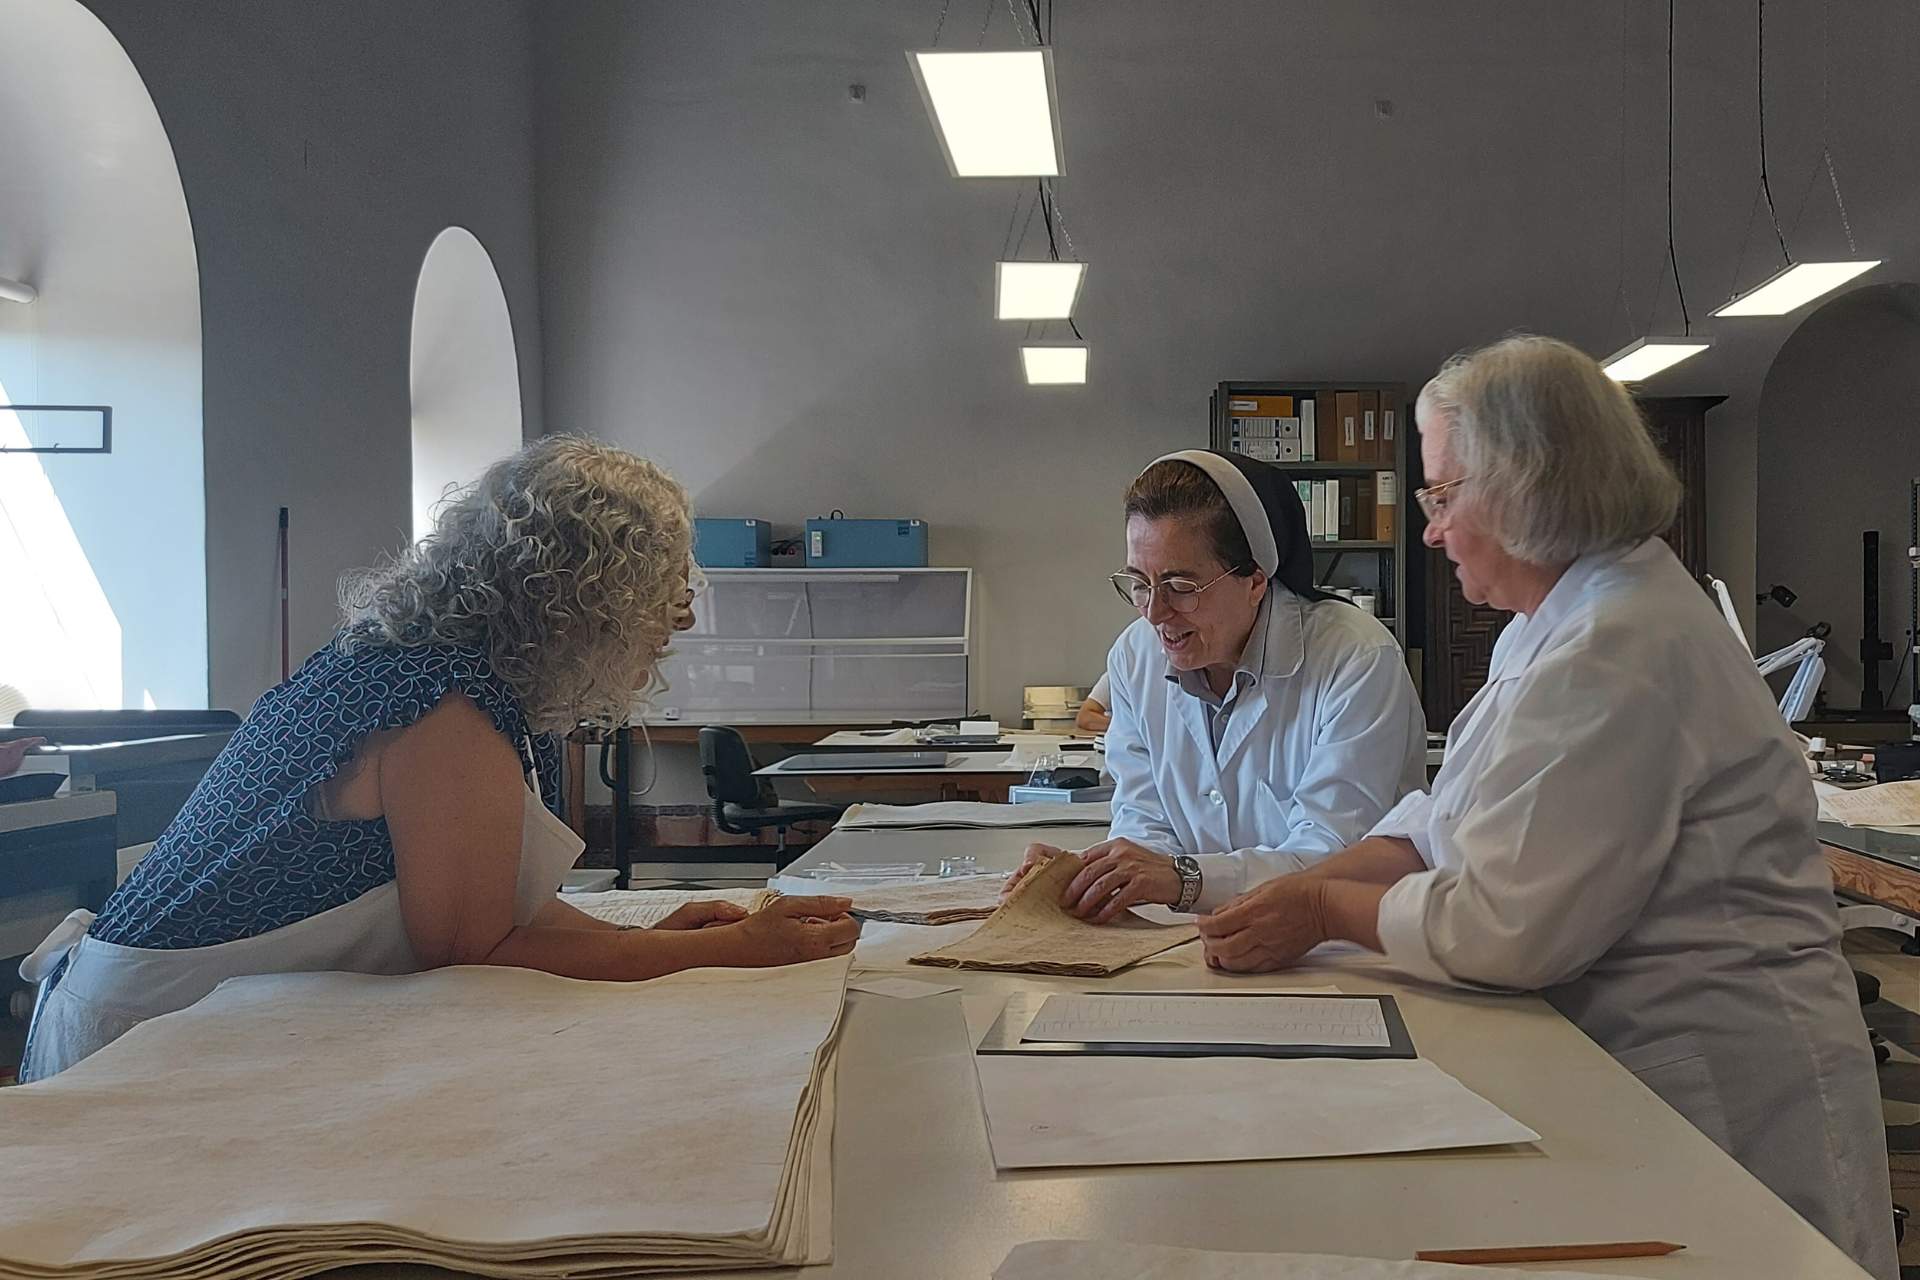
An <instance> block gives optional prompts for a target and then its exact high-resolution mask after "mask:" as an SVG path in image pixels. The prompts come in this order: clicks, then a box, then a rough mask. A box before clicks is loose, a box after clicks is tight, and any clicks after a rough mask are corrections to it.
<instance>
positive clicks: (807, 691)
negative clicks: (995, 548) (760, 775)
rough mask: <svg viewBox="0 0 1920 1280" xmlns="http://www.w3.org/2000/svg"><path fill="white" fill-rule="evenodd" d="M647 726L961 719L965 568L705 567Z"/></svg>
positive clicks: (969, 581) (969, 619) (967, 626)
mask: <svg viewBox="0 0 1920 1280" xmlns="http://www.w3.org/2000/svg"><path fill="white" fill-rule="evenodd" d="M706 576H707V580H708V589H707V592H706V594H705V595H704V596H703V597H702V598H701V599H700V600H699V601H698V602H697V603H696V604H695V606H694V615H695V618H696V622H695V624H694V627H693V629H692V630H691V631H688V632H685V633H683V634H682V635H680V636H679V637H677V638H676V639H675V641H674V644H673V652H672V654H671V655H670V656H669V657H668V658H667V660H666V661H665V662H664V663H662V664H661V668H660V673H661V676H662V677H663V678H664V680H665V682H666V689H665V690H664V691H663V692H658V693H655V694H654V695H653V696H652V698H651V699H650V704H649V705H648V707H647V708H646V711H645V715H644V719H645V720H646V722H647V723H649V724H705V723H711V722H761V723H764V722H773V721H777V722H780V723H806V722H808V721H821V722H832V721H846V722H859V721H866V720H877V721H886V720H893V719H934V718H940V717H957V716H961V715H964V714H965V713H966V711H967V708H968V703H967V693H968V689H967V669H968V662H969V660H970V659H971V657H972V653H973V570H971V569H709V570H707V571H706Z"/></svg>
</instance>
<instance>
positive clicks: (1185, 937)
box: [913, 857, 1200, 978]
mask: <svg viewBox="0 0 1920 1280" xmlns="http://www.w3.org/2000/svg"><path fill="white" fill-rule="evenodd" d="M1079 869H1080V864H1079V862H1078V860H1077V859H1074V858H1068V857H1056V858H1053V859H1050V860H1049V861H1047V862H1044V863H1042V864H1041V865H1040V866H1039V867H1038V868H1036V869H1035V870H1033V871H1032V872H1030V873H1029V874H1028V875H1027V878H1026V879H1024V880H1022V881H1021V882H1020V883H1019V885H1017V886H1016V887H1015V888H1014V891H1013V892H1012V893H1011V894H1009V895H1008V897H1007V900H1006V902H1005V903H1004V904H1002V905H1001V907H1000V909H999V910H998V911H996V912H994V913H993V914H992V915H991V916H989V917H988V918H987V919H986V921H985V922H983V923H982V924H981V926H980V927H979V929H978V930H976V931H975V932H974V933H973V934H972V935H971V936H970V937H968V938H967V939H966V940H965V941H962V942H956V943H953V944H951V945H949V946H945V947H942V948H940V949H939V950H937V951H929V952H926V953H924V954H921V955H917V956H915V957H913V962H914V963H915V964H928V965H940V966H943V967H946V968H950V969H997V970H1003V971H1013V972H1021V973H1049V974H1057V975H1063V976H1069V977H1084V978H1104V977H1107V976H1109V975H1111V974H1114V973H1118V972H1119V971H1120V970H1122V969H1124V968H1126V967H1127V966H1128V965H1132V964H1138V963H1139V962H1140V961H1142V960H1145V959H1146V958H1147V957H1149V956H1154V955H1158V954H1159V953H1160V952H1162V951H1166V950H1169V949H1171V948H1173V947H1177V946H1180V945H1181V944H1182V943H1186V942H1192V941H1193V940H1194V939H1195V938H1197V937H1199V936H1200V931H1199V930H1198V929H1196V928H1195V927H1194V926H1193V925H1191V924H1154V923H1152V922H1151V921H1148V920H1145V919H1142V918H1141V917H1139V916H1137V915H1135V914H1134V913H1133V912H1131V911H1129V912H1125V913H1123V914H1122V915H1121V916H1120V918H1119V919H1117V920H1115V921H1114V922H1113V923H1111V924H1104V925H1096V924H1090V923H1088V922H1087V921H1085V920H1081V919H1079V918H1078V917H1076V916H1072V915H1069V914H1067V910H1066V908H1064V907H1062V906H1061V905H1060V895H1061V894H1062V893H1063V892H1065V891H1066V888H1067V885H1068V884H1069V883H1071V882H1072V880H1073V877H1074V876H1075V875H1077V874H1078V873H1079Z"/></svg>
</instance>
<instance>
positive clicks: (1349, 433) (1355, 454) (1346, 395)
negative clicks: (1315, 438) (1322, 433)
mask: <svg viewBox="0 0 1920 1280" xmlns="http://www.w3.org/2000/svg"><path fill="white" fill-rule="evenodd" d="M1333 402H1334V411H1335V412H1336V413H1337V414H1339V417H1340V431H1339V436H1338V439H1337V441H1336V442H1335V448H1336V453H1335V454H1334V458H1335V460H1336V461H1338V462H1358V461H1360V393H1359V392H1357V391H1339V392H1335V393H1334V397H1333Z"/></svg>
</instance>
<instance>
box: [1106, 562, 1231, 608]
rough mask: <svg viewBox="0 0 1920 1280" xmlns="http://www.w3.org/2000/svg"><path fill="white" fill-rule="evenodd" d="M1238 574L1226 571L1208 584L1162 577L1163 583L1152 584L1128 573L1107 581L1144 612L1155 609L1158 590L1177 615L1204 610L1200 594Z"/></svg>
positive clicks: (1128, 601) (1122, 596)
mask: <svg viewBox="0 0 1920 1280" xmlns="http://www.w3.org/2000/svg"><path fill="white" fill-rule="evenodd" d="M1235 572H1236V570H1235V569H1228V570H1227V571H1226V572H1224V573H1222V574H1219V575H1218V576H1216V577H1214V578H1211V579H1209V580H1208V581H1206V582H1195V581H1193V579H1191V578H1162V579H1161V580H1160V581H1159V582H1148V581H1147V580H1146V579H1145V578H1143V577H1141V576H1140V575H1139V574H1137V573H1127V572H1125V571H1124V570H1123V571H1121V572H1120V573H1116V574H1112V575H1110V576H1109V577H1108V578H1107V581H1109V582H1111V583H1112V584H1113V589H1114V590H1115V591H1118V592H1119V593H1120V598H1121V599H1122V600H1125V601H1126V602H1127V603H1128V604H1130V605H1132V606H1133V607H1134V608H1136V609H1139V610H1141V611H1143V612H1144V611H1145V610H1147V609H1149V608H1151V607H1153V593H1154V592H1156V591H1158V592H1159V593H1160V595H1161V596H1162V598H1164V599H1165V600H1166V602H1167V607H1168V608H1169V609H1172V610H1173V611H1174V612H1175V613H1192V612H1193V611H1194V610H1195V609H1198V608H1199V607H1200V593H1201V592H1202V591H1205V590H1206V589H1207V588H1208V587H1210V586H1212V585H1213V584H1214V583H1216V582H1218V581H1220V580H1221V579H1222V578H1230V577H1232V576H1233V575H1234V573H1235Z"/></svg>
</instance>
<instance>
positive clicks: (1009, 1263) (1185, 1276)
mask: <svg viewBox="0 0 1920 1280" xmlns="http://www.w3.org/2000/svg"><path fill="white" fill-rule="evenodd" d="M1517 1274H1519V1273H1517V1272H1515V1271H1514V1270H1513V1269H1512V1268H1511V1267H1504V1268H1494V1267H1460V1266H1450V1265H1448V1264H1446V1263H1440V1262H1393V1261H1389V1260H1387V1259H1384V1258H1344V1257H1338V1256H1335V1255H1332V1254H1324V1253H1218V1252H1215V1251H1213V1250H1211V1249H1175V1248H1171V1247H1168V1246H1166V1245H1157V1244H1133V1243H1130V1242H1120V1241H1102V1240H1035V1241H1032V1242H1030V1243H1027V1244H1023V1245H1018V1246H1016V1247H1015V1248H1014V1250H1013V1252H1012V1253H1009V1254H1008V1255H1007V1260H1006V1261H1005V1262H1002V1263H1001V1264H1000V1265H999V1267H998V1268H996V1269H995V1271H994V1273H993V1280H1168V1278H1169V1277H1172V1276H1179V1277H1182V1280H1513V1277H1514V1276H1515V1275H1517ZM1583 1274H1584V1273H1583ZM1525 1275H1526V1278H1527V1280H1581V1277H1580V1276H1575V1275H1574V1274H1573V1273H1571V1272H1567V1271H1528V1272H1526V1273H1525ZM1585 1280H1592V1277H1591V1276H1586V1277H1585Z"/></svg>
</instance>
